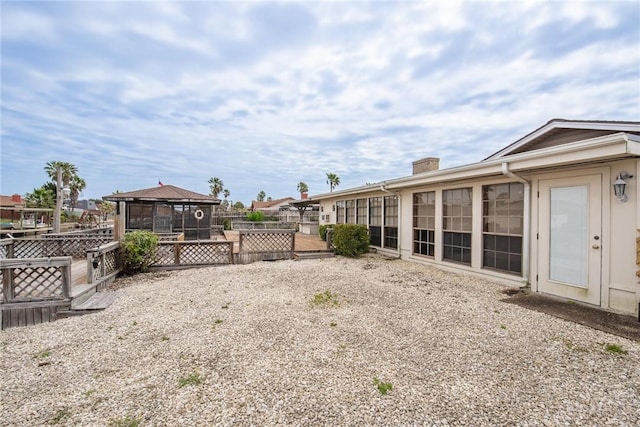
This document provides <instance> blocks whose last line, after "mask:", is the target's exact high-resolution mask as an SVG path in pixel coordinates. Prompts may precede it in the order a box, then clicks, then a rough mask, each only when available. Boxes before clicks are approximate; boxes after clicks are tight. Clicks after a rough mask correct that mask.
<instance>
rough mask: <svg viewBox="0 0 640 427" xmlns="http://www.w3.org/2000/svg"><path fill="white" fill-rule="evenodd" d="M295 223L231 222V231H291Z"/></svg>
mask: <svg viewBox="0 0 640 427" xmlns="http://www.w3.org/2000/svg"><path fill="white" fill-rule="evenodd" d="M295 228H296V223H295V222H279V221H232V222H231V229H232V230H289V229H291V230H293V229H295Z"/></svg>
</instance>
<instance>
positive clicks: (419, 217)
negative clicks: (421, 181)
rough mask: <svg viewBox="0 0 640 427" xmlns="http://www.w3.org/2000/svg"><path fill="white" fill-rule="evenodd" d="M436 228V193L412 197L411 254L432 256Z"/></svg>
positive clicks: (418, 194) (430, 192) (416, 194)
mask: <svg viewBox="0 0 640 427" xmlns="http://www.w3.org/2000/svg"><path fill="white" fill-rule="evenodd" d="M435 228H436V193H435V191H427V192H424V193H414V195H413V253H414V254H417V255H426V256H430V257H432V256H434V254H435Z"/></svg>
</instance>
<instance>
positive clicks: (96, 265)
mask: <svg viewBox="0 0 640 427" xmlns="http://www.w3.org/2000/svg"><path fill="white" fill-rule="evenodd" d="M91 264H92V265H93V268H98V266H99V265H100V258H98V257H96V258H94V259H93V261H91Z"/></svg>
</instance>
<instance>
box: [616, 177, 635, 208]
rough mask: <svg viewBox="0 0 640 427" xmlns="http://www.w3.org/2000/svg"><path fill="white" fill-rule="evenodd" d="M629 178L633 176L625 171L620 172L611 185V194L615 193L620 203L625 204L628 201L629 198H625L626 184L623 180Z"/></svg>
mask: <svg viewBox="0 0 640 427" xmlns="http://www.w3.org/2000/svg"><path fill="white" fill-rule="evenodd" d="M630 178H633V175H631V174H630V173H629V172H627V171H621V172H619V173H618V176H617V177H616V180H615V182H614V183H613V192H614V193H615V195H616V197H617V198H618V200H620V201H621V202H626V201H627V200H629V197H627V194H626V189H627V182H626V181H625V179H630Z"/></svg>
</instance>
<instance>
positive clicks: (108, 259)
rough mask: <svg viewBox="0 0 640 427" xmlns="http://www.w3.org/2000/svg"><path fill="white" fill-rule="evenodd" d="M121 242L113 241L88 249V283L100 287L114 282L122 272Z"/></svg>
mask: <svg viewBox="0 0 640 427" xmlns="http://www.w3.org/2000/svg"><path fill="white" fill-rule="evenodd" d="M119 251H120V242H111V243H107V244H106V245H101V246H98V247H96V248H93V249H89V250H88V251H87V283H91V284H95V285H96V286H97V287H98V289H100V288H102V287H104V286H106V285H107V284H109V283H111V282H113V281H114V280H115V278H116V276H117V275H118V273H119V272H120V270H121V268H120V267H119V259H118V255H119Z"/></svg>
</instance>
